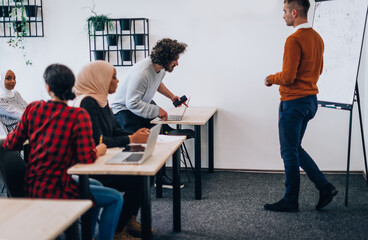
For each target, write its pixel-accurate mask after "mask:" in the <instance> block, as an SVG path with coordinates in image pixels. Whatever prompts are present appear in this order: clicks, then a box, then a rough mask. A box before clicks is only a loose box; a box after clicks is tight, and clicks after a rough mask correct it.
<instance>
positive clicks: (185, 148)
mask: <svg viewBox="0 0 368 240" xmlns="http://www.w3.org/2000/svg"><path fill="white" fill-rule="evenodd" d="M182 146H183V148H184V150H185V154H186V158H187V159H188V161H189V164H190V168H191V169H192V172H193V173H194V172H195V171H194V167H193V164H192V161H191V160H190V157H189V153H188V150H187V147H186V146H185V144H184V143H183V145H182Z"/></svg>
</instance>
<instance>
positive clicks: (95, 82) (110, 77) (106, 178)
mask: <svg viewBox="0 0 368 240" xmlns="http://www.w3.org/2000/svg"><path fill="white" fill-rule="evenodd" d="M118 83H119V80H118V79H117V77H116V69H115V67H114V66H113V65H111V64H110V63H108V62H105V61H96V62H91V63H89V64H87V65H85V66H84V67H83V68H82V70H81V71H80V72H79V74H78V75H77V81H76V82H75V85H74V92H75V94H76V95H77V97H76V99H75V100H74V102H73V104H72V105H74V106H75V107H82V108H84V109H86V110H87V112H88V113H89V115H90V117H91V121H92V129H93V139H94V141H95V143H96V144H98V143H100V141H102V142H103V143H104V144H106V146H107V148H113V147H123V146H126V145H128V144H129V143H145V142H147V139H148V135H149V129H147V128H142V129H139V130H138V131H137V132H135V133H131V132H128V131H125V130H123V129H122V128H121V127H120V125H119V124H118V122H117V121H116V119H115V117H114V114H113V113H112V111H111V109H110V107H109V104H108V100H107V97H108V95H109V94H112V93H114V92H115V91H116V88H117V85H118ZM101 139H102V140H101ZM91 177H92V178H95V179H97V180H99V181H100V182H101V183H102V184H103V185H104V186H106V187H111V188H115V189H117V190H118V191H121V192H125V195H124V204H123V209H122V211H121V214H120V219H119V223H118V226H117V227H116V235H115V239H130V238H129V237H131V236H130V235H129V233H130V234H132V235H135V236H140V233H141V228H140V224H139V223H138V222H137V221H136V215H137V214H138V210H139V207H140V202H141V200H140V193H139V192H138V189H139V184H140V178H139V177H134V176H119V175H93V176H91Z"/></svg>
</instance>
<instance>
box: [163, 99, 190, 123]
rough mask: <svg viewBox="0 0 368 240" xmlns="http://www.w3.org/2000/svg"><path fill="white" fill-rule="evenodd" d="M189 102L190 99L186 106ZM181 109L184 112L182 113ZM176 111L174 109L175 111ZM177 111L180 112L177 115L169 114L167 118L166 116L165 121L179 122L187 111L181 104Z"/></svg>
mask: <svg viewBox="0 0 368 240" xmlns="http://www.w3.org/2000/svg"><path fill="white" fill-rule="evenodd" d="M189 101H190V97H189V99H188V101H187V103H186V104H187V105H188V104H189ZM182 108H184V110H183V111H182ZM175 110H176V109H175ZM177 110H178V111H180V112H179V113H178V114H176V113H175V114H170V115H169V116H167V120H166V121H181V120H182V119H183V117H184V113H185V110H187V106H186V105H184V104H183V106H182V107H180V108H177Z"/></svg>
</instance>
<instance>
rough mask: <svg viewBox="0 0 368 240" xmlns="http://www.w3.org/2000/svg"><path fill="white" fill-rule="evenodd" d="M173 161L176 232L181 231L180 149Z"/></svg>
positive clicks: (174, 155)
mask: <svg viewBox="0 0 368 240" xmlns="http://www.w3.org/2000/svg"><path fill="white" fill-rule="evenodd" d="M172 159H173V181H174V187H173V225H174V232H180V231H181V206H180V148H178V150H176V151H175V153H174V154H173V156H172Z"/></svg>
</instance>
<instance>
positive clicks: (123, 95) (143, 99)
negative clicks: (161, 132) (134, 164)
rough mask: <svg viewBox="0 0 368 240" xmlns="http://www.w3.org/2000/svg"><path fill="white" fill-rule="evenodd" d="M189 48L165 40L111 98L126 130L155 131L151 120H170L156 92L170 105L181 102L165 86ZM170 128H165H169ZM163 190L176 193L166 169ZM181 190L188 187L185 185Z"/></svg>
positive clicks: (134, 69)
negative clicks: (160, 104) (170, 190)
mask: <svg viewBox="0 0 368 240" xmlns="http://www.w3.org/2000/svg"><path fill="white" fill-rule="evenodd" d="M186 47H187V44H185V43H181V42H178V41H177V40H173V39H169V38H164V39H161V40H160V41H158V42H157V43H156V45H155V46H154V47H153V49H152V51H151V55H150V56H149V57H147V58H145V59H143V60H141V61H139V62H138V63H137V64H135V65H134V66H133V67H132V68H131V69H130V70H129V72H128V73H127V75H126V78H125V80H124V82H123V83H122V84H121V85H120V86H119V88H118V90H117V91H116V94H114V95H113V96H112V98H111V107H112V111H113V112H114V114H115V117H116V119H117V121H118V123H119V124H120V126H121V127H122V128H123V129H126V130H129V131H137V129H139V128H142V127H146V128H151V126H152V125H151V124H150V122H151V120H152V119H153V118H156V117H159V118H161V119H162V120H163V121H166V120H167V117H168V115H167V112H166V111H165V110H164V109H163V108H161V107H159V106H157V105H155V104H154V103H153V102H152V99H153V97H154V95H155V94H156V92H159V93H160V94H162V95H164V96H165V97H167V98H168V99H170V101H172V102H175V101H176V100H180V97H179V96H176V95H175V94H173V93H172V92H171V91H170V90H169V89H168V88H167V87H166V85H165V84H164V83H163V82H162V81H163V79H164V77H165V75H166V72H172V71H174V69H175V67H177V66H178V65H179V58H180V56H181V55H182V54H183V53H184V52H185V49H186ZM165 127H166V126H163V128H165ZM162 173H163V177H162V187H164V188H170V189H172V185H173V181H172V179H170V178H169V177H168V176H167V175H166V170H165V167H163V169H162ZM180 187H184V185H183V184H181V186H180Z"/></svg>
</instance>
